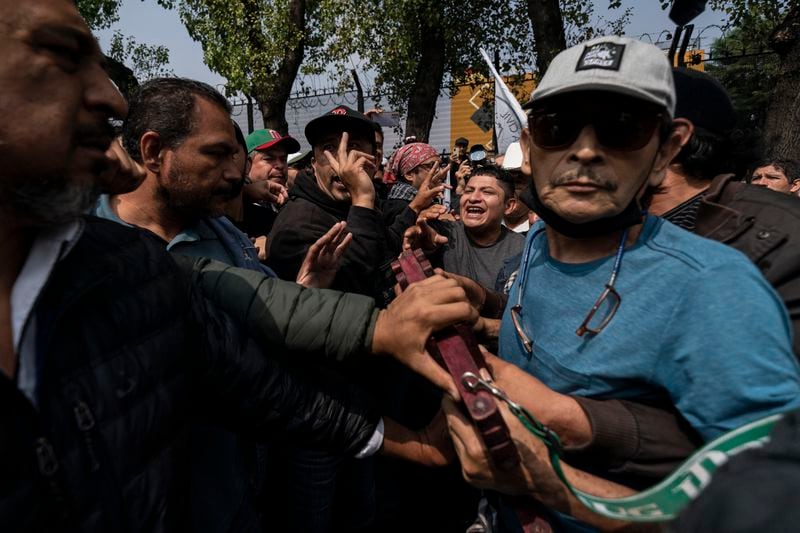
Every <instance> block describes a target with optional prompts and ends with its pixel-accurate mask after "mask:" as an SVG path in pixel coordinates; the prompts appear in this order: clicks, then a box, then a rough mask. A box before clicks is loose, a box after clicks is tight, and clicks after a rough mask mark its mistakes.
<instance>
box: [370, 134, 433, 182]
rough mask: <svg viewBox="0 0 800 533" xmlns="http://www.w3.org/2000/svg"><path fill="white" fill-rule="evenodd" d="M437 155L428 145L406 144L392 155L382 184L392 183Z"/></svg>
mask: <svg viewBox="0 0 800 533" xmlns="http://www.w3.org/2000/svg"><path fill="white" fill-rule="evenodd" d="M437 155H438V154H437V152H436V149H435V148H434V147H433V146H431V145H430V144H425V143H411V144H407V145H405V146H403V147H401V148H400V149H399V150H397V151H396V152H395V153H393V154H392V157H391V158H390V159H389V164H388V165H386V172H385V173H384V174H383V182H384V183H394V182H395V181H397V180H398V179H400V178H402V177H403V176H405V175H406V174H407V173H408V172H411V171H412V170H414V169H415V168H417V167H418V166H419V165H420V164H421V163H424V162H425V161H427V160H428V159H430V158H431V157H436V156H437Z"/></svg>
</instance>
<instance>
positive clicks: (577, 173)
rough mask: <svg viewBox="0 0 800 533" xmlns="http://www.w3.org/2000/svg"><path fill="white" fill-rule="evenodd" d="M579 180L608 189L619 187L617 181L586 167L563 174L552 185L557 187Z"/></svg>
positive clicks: (612, 189) (613, 189) (614, 189)
mask: <svg viewBox="0 0 800 533" xmlns="http://www.w3.org/2000/svg"><path fill="white" fill-rule="evenodd" d="M578 180H581V181H584V182H589V183H591V184H592V185H594V186H595V187H599V188H601V189H607V190H609V191H616V190H617V187H618V185H617V184H616V183H615V182H613V181H610V180H608V179H606V178H604V177H602V176H600V175H598V174H597V173H596V172H595V171H594V170H593V169H591V168H584V167H581V168H577V169H575V170H571V171H569V172H567V173H565V174H562V175H561V176H558V177H557V178H555V179H553V180H552V181H551V185H553V186H555V187H557V186H559V185H565V184H567V183H572V182H575V181H578Z"/></svg>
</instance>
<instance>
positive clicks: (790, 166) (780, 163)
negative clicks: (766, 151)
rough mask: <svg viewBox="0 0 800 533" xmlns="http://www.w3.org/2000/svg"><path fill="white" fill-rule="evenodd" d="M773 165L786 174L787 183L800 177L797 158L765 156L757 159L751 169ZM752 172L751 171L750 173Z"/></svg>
mask: <svg viewBox="0 0 800 533" xmlns="http://www.w3.org/2000/svg"><path fill="white" fill-rule="evenodd" d="M770 165H771V166H773V167H775V168H777V169H778V170H780V171H781V172H783V173H784V174H785V175H786V179H787V180H789V183H792V182H794V181H795V180H798V179H800V161H798V160H797V159H785V158H781V157H773V158H766V159H762V160H761V161H759V162H758V163H757V164H756V165H755V166H754V167H753V170H754V171H755V169H757V168H761V167H767V166H770ZM751 174H752V173H751Z"/></svg>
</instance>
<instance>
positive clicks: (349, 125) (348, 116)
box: [306, 105, 375, 146]
mask: <svg viewBox="0 0 800 533" xmlns="http://www.w3.org/2000/svg"><path fill="white" fill-rule="evenodd" d="M344 131H346V132H347V133H349V134H350V135H357V136H359V137H363V138H365V139H369V140H370V142H371V143H372V144H373V146H374V145H375V126H374V123H373V122H372V121H371V120H370V119H368V118H367V117H366V116H365V115H363V114H362V113H359V112H358V111H356V110H354V109H350V108H349V107H347V106H344V105H340V106H337V107H334V108H333V109H331V110H330V111H328V112H327V113H325V114H324V115H322V116H321V117H317V118H315V119H314V120H312V121H311V122H309V123H308V124H307V125H306V139H308V142H309V143H310V144H311V146H316V145H317V143H318V142H319V140H320V139H321V138H322V136H324V135H325V134H328V133H331V132H337V133H338V132H344Z"/></svg>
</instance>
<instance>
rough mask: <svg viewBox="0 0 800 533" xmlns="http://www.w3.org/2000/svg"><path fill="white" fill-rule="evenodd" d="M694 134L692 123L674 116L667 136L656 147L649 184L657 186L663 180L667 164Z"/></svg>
mask: <svg viewBox="0 0 800 533" xmlns="http://www.w3.org/2000/svg"><path fill="white" fill-rule="evenodd" d="M693 134H694V124H692V123H691V122H690V121H689V120H687V119H685V118H676V119H675V120H673V121H672V129H671V130H670V132H669V134H668V135H667V138H666V139H665V140H664V142H662V143H661V146H659V147H658V152H657V153H656V158H655V161H654V162H653V169H652V171H651V172H650V178H649V184H650V185H652V186H653V187H657V186H658V185H659V184H661V182H662V181H663V180H664V176H665V175H666V172H665V171H666V169H667V167H668V166H669V164H670V163H671V162H672V160H673V159H675V156H677V155H678V153H680V151H681V148H683V147H684V146H685V145H686V143H688V142H689V139H691V138H692V135H693Z"/></svg>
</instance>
